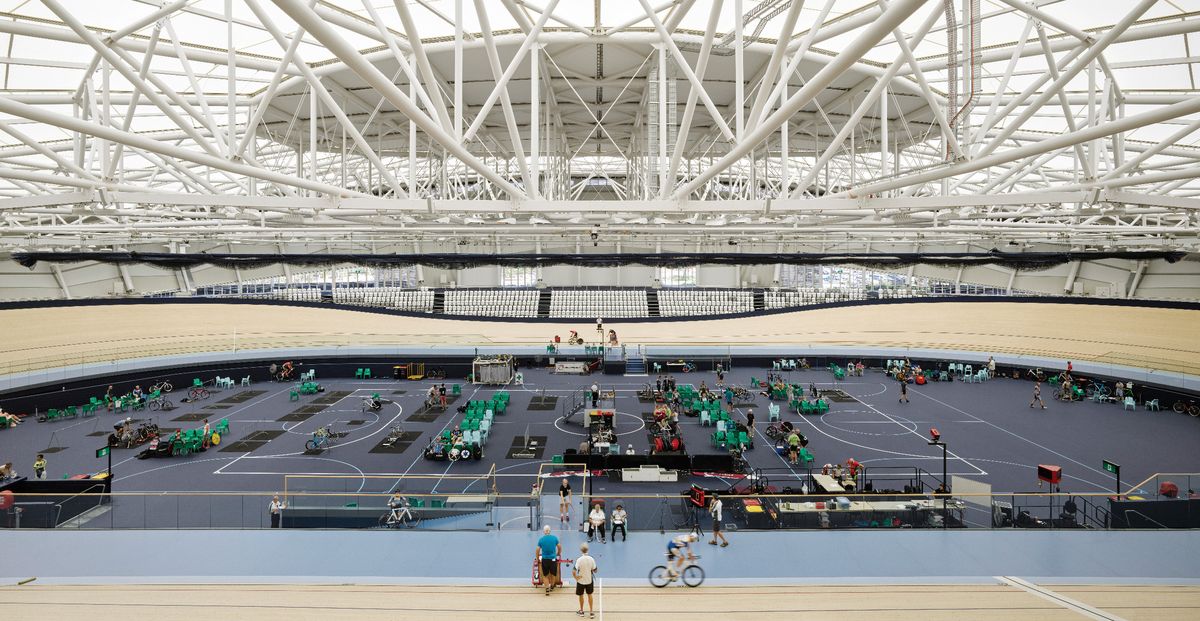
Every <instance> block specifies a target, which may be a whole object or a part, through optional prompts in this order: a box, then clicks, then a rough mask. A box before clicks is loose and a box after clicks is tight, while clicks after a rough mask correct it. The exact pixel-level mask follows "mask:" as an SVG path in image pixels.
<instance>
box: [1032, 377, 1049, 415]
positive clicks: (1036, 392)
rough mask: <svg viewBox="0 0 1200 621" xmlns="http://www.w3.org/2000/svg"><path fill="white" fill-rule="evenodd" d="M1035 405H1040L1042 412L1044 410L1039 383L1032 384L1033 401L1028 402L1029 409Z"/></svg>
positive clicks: (1040, 384)
mask: <svg viewBox="0 0 1200 621" xmlns="http://www.w3.org/2000/svg"><path fill="white" fill-rule="evenodd" d="M1035 403H1037V404H1040V405H1041V406H1042V409H1043V410H1044V409H1046V404H1045V403H1044V402H1042V383H1041V382H1034V383H1033V401H1030V402H1029V407H1033V404H1035Z"/></svg>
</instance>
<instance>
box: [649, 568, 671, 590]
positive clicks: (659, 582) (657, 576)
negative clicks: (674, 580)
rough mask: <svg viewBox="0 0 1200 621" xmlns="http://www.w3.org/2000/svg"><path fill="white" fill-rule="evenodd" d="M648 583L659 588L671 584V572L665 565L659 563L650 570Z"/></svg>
mask: <svg viewBox="0 0 1200 621" xmlns="http://www.w3.org/2000/svg"><path fill="white" fill-rule="evenodd" d="M650 584H652V585H654V586H656V587H658V588H660V589H661V588H663V587H665V586H667V585H668V584H671V573H670V572H668V571H667V566H666V565H659V566H657V567H655V568H654V569H651V570H650Z"/></svg>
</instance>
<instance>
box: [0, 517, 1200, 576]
mask: <svg viewBox="0 0 1200 621" xmlns="http://www.w3.org/2000/svg"><path fill="white" fill-rule="evenodd" d="M556 534H559V535H560V536H562V538H563V550H564V553H565V555H566V556H567V557H568V558H575V557H576V556H577V555H578V546H579V543H580V542H582V541H584V539H585V538H584V536H583V535H582V534H581V533H578V532H567V533H562V532H556ZM667 537H668V535H659V534H658V533H656V532H655V533H634V534H633V535H632V536H631V537H630V538H629V541H627V542H616V543H614V542H611V541H610V542H609V543H607V544H605V545H601V544H600V543H599V542H596V543H594V544H593V548H592V551H593V556H595V557H596V559H597V561H598V564H599V566H600V568H601V572H602V575H603V576H604V577H605V579H606V580H608V581H610V582H609V583H610V584H643V583H644V581H645V576H646V574H647V572H648V570H649V569H650V567H652V566H653V565H655V564H658V563H659V562H660V561H661V559H662V552H663V550H664V548H665V542H666V540H667ZM536 538H537V535H535V534H534V533H530V532H513V531H502V532H462V533H446V532H441V533H432V532H417V531H315V530H304V531H300V530H290V531H289V530H276V531H269V530H259V531H212V530H192V531H174V530H169V531H73V532H67V531H18V532H13V531H9V532H3V533H0V549H2V553H0V582H4V583H12V582H15V581H17V580H21V579H24V578H28V577H33V576H37V577H38V580H39V582H77V583H78V582H193V583H194V582H260V583H261V582H280V581H287V582H331V581H353V582H370V583H434V582H437V583H447V582H449V583H471V584H481V583H487V584H529V576H530V570H531V566H532V560H533V548H534V542H535V541H536ZM729 539H730V542H731V545H730V546H729V547H728V548H717V547H714V546H709V545H706V544H705V543H704V542H703V541H702V542H701V543H700V544H699V545H698V552H699V553H700V554H702V555H703V559H702V564H703V566H704V567H705V569H706V570H707V572H708V577H709V579H710V580H712V581H714V583H718V584H719V583H725V584H735V583H758V584H763V583H776V582H778V583H829V582H858V581H867V582H872V581H874V582H889V583H896V582H909V581H919V582H990V581H992V580H993V579H992V577H993V576H1001V575H1013V576H1023V577H1027V578H1037V579H1039V580H1043V581H1061V580H1063V579H1068V578H1086V579H1089V580H1090V581H1092V582H1109V581H1117V582H1120V581H1130V582H1163V581H1165V582H1175V583H1198V582H1200V580H1198V578H1200V557H1198V556H1197V555H1196V551H1197V550H1200V532H1195V531H1168V532H1142V531H1126V532H1104V531H1074V532H1070V531H1056V532H1049V531H1013V530H1006V531H974V532H971V531H957V532H956V531H932V530H921V531H890V532H879V531H834V532H754V533H749V532H747V533H737V532H734V533H730V534H729Z"/></svg>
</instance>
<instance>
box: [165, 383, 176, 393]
mask: <svg viewBox="0 0 1200 621" xmlns="http://www.w3.org/2000/svg"><path fill="white" fill-rule="evenodd" d="M172 390H175V387H174V386H172V385H171V382H163V385H162V391H163V392H171V391H172Z"/></svg>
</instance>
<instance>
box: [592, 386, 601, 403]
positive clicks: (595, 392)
mask: <svg viewBox="0 0 1200 621" xmlns="http://www.w3.org/2000/svg"><path fill="white" fill-rule="evenodd" d="M597 401H600V387H599V386H597V385H596V384H595V383H593V384H592V407H596V402H597Z"/></svg>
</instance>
